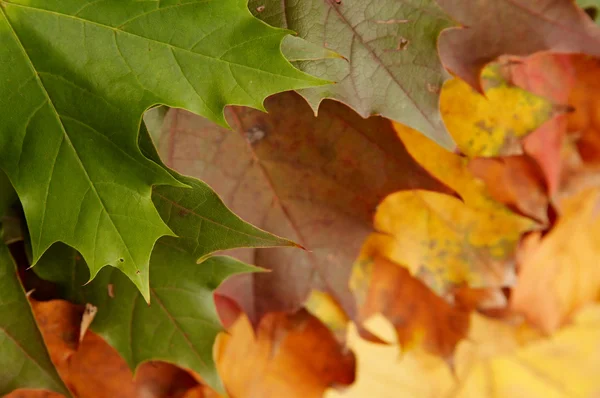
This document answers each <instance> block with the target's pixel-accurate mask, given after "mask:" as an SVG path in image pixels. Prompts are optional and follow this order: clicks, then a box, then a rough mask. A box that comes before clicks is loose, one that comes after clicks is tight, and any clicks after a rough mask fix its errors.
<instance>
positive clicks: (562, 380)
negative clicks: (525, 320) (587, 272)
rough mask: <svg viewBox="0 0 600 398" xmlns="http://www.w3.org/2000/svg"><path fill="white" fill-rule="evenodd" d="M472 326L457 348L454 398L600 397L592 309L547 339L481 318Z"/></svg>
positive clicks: (595, 310) (599, 331)
mask: <svg viewBox="0 0 600 398" xmlns="http://www.w3.org/2000/svg"><path fill="white" fill-rule="evenodd" d="M474 317H478V316H477V315H474ZM471 324H472V325H475V326H472V328H477V329H478V330H477V331H476V332H474V333H472V335H471V337H470V339H469V340H465V341H464V342H463V343H464V345H459V347H458V348H457V355H456V372H457V377H458V380H459V386H460V387H459V388H458V389H457V391H456V394H455V395H454V396H456V397H461V398H462V397H465V398H466V397H481V398H488V397H489V398H492V397H512V396H522V397H532V398H535V397H539V398H548V397H553V398H554V397H556V398H562V397H570V398H587V397H595V396H597V395H598V394H599V393H600V379H598V377H596V376H597V373H598V367H599V366H600V355H599V353H600V344H599V343H600V327H599V326H600V306H598V305H597V304H595V305H593V306H590V307H588V308H586V309H584V310H582V311H580V312H579V313H578V314H577V316H576V317H575V318H574V320H573V324H571V325H568V326H566V327H564V328H563V329H560V330H559V331H557V332H556V333H555V334H553V335H552V336H550V337H548V338H540V337H539V336H538V335H536V333H535V331H532V330H530V329H529V328H528V327H527V326H525V325H520V326H513V327H510V326H507V325H505V324H502V323H500V322H495V321H491V320H487V319H483V318H479V319H478V320H477V319H472V322H471ZM477 325H479V326H477ZM463 343H461V344H463Z"/></svg>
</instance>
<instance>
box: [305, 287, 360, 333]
mask: <svg viewBox="0 0 600 398" xmlns="http://www.w3.org/2000/svg"><path fill="white" fill-rule="evenodd" d="M304 308H305V309H306V310H307V311H308V312H310V313H311V314H312V315H314V316H315V317H317V318H318V319H319V320H320V321H321V322H323V324H324V325H325V326H327V327H328V328H329V330H331V332H332V333H333V334H334V335H335V337H336V338H337V339H338V341H340V342H345V338H346V328H347V326H348V322H349V321H350V319H348V315H346V313H345V312H344V310H343V309H342V307H341V306H340V305H339V303H338V302H337V301H335V299H334V298H333V297H331V295H329V294H327V293H324V292H320V291H318V290H313V291H312V292H310V296H308V299H307V300H306V302H305V303H304Z"/></svg>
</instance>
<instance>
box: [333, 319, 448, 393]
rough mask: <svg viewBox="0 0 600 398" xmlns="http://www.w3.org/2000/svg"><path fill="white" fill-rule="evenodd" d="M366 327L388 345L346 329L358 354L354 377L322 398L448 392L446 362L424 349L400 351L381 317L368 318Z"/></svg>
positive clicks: (351, 344)
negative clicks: (343, 387) (342, 386)
mask: <svg viewBox="0 0 600 398" xmlns="http://www.w3.org/2000/svg"><path fill="white" fill-rule="evenodd" d="M367 326H368V329H369V330H371V331H372V333H373V334H374V335H376V336H379V337H380V338H381V339H382V340H385V341H388V342H389V343H390V345H385V344H377V343H371V342H368V341H365V340H363V339H361V338H360V336H359V335H358V333H357V331H356V328H355V326H354V325H352V326H350V327H349V328H348V344H349V346H350V347H351V348H352V349H353V350H354V351H355V353H356V356H357V368H358V369H357V380H356V382H355V383H354V384H353V385H352V386H350V387H349V388H348V389H346V390H341V391H334V390H331V389H330V390H328V391H327V393H326V394H325V398H363V397H367V396H373V397H378V398H392V397H394V398H395V397H398V396H402V397H410V398H422V397H430V398H437V397H440V396H444V394H447V393H448V392H450V390H451V388H452V386H453V384H454V381H453V379H452V373H451V371H450V367H449V366H448V364H447V363H446V362H445V361H444V360H443V359H441V358H439V357H437V356H434V355H431V354H427V353H425V352H423V351H419V350H416V351H415V350H413V351H410V352H402V353H401V350H400V348H399V347H398V345H397V342H396V338H395V333H394V329H393V327H392V326H391V325H390V324H389V322H388V321H387V320H386V319H385V318H383V317H382V316H374V317H372V318H370V319H369V320H368V321H367Z"/></svg>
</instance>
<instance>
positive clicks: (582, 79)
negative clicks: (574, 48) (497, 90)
mask: <svg viewBox="0 0 600 398" xmlns="http://www.w3.org/2000/svg"><path fill="white" fill-rule="evenodd" d="M505 69H506V71H505V73H506V74H507V75H508V76H509V79H510V80H511V82H512V83H513V84H516V85H518V86H520V87H523V88H525V89H527V90H529V91H531V92H533V93H536V94H537V95H540V96H544V97H545V98H548V99H549V100H551V101H552V102H553V103H554V104H555V106H557V107H560V108H562V109H563V110H564V112H566V114H559V115H557V116H555V117H554V118H553V119H551V120H550V121H548V122H547V123H546V124H544V125H543V126H542V127H541V128H540V129H538V130H537V131H535V132H534V133H533V134H531V135H530V136H529V137H527V138H526V139H525V140H524V149H525V151H526V152H527V153H528V154H530V155H531V156H532V157H533V158H534V159H535V160H536V161H537V162H538V164H539V166H540V167H541V169H542V171H543V172H544V175H545V177H546V180H547V183H548V187H549V193H550V195H551V196H552V197H553V198H554V199H555V201H558V200H560V197H562V196H565V195H569V194H573V193H574V192H576V191H577V190H578V189H583V188H585V187H586V186H590V185H595V184H596V182H595V177H594V176H595V175H596V174H597V171H596V168H597V166H598V164H599V162H600V140H599V139H598V137H599V136H600V135H599V133H598V131H599V130H600V129H599V127H598V126H600V123H599V122H598V120H599V118H598V116H597V113H598V112H597V109H598V106H597V103H598V99H597V98H596V97H597V86H598V85H597V79H596V76H597V74H598V72H599V71H600V63H599V62H598V60H597V59H595V58H592V57H588V56H583V55H561V54H547V53H542V54H535V55H532V56H530V57H527V58H522V59H515V60H513V61H512V62H511V63H509V64H508V65H507V66H506V68H505Z"/></svg>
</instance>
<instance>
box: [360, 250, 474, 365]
mask: <svg viewBox="0 0 600 398" xmlns="http://www.w3.org/2000/svg"><path fill="white" fill-rule="evenodd" d="M368 244H369V242H367V243H366V245H368ZM368 250H369V249H368V248H363V251H364V252H365V255H363V256H361V257H360V258H359V259H358V260H357V262H356V263H355V264H354V269H353V273H352V279H351V282H350V286H351V288H352V292H353V293H354V296H355V297H356V300H357V305H358V307H359V314H360V317H359V320H360V322H361V323H362V322H366V321H367V320H368V319H369V318H371V317H372V316H374V315H376V314H381V315H383V316H384V317H385V318H386V319H387V320H388V321H389V322H391V323H392V325H393V326H394V328H395V331H396V334H397V341H398V343H399V344H400V345H401V346H402V347H403V349H404V350H406V351H408V350H409V349H416V348H425V349H426V350H427V351H429V352H431V353H434V354H435V355H439V356H441V357H449V356H450V355H451V354H452V352H453V350H454V346H455V345H456V343H458V341H459V340H461V339H462V338H463V337H464V335H465V334H466V332H467V329H468V319H469V316H468V310H469V309H468V308H457V307H455V306H453V305H451V304H449V303H448V302H447V301H445V300H444V299H443V298H441V297H439V296H438V295H436V294H435V293H434V292H432V291H431V290H430V289H429V288H428V287H427V286H426V285H425V284H424V283H423V282H421V281H419V280H418V279H417V278H415V277H413V276H411V275H410V273H409V272H408V270H407V269H405V268H404V267H402V266H400V265H398V264H394V263H392V262H390V261H389V260H387V259H385V258H384V257H371V256H369V255H366V253H368Z"/></svg>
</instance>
